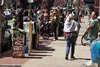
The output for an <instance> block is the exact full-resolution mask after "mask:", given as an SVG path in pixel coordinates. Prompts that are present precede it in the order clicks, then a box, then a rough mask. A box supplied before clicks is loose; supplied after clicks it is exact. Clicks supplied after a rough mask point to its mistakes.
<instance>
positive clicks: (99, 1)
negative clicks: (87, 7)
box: [94, 0, 100, 15]
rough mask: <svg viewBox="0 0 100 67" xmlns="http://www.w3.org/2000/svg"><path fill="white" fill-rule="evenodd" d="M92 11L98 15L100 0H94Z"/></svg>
mask: <svg viewBox="0 0 100 67" xmlns="http://www.w3.org/2000/svg"><path fill="white" fill-rule="evenodd" d="M94 10H95V11H97V12H98V13H99V15H100V0H95V2H94Z"/></svg>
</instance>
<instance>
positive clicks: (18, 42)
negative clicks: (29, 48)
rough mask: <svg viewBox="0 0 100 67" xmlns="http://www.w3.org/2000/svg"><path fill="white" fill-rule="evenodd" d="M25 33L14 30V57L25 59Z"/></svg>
mask: <svg viewBox="0 0 100 67" xmlns="http://www.w3.org/2000/svg"><path fill="white" fill-rule="evenodd" d="M23 35H24V33H23V32H22V31H21V30H19V29H14V30H13V57H15V58H16V57H24V40H23Z"/></svg>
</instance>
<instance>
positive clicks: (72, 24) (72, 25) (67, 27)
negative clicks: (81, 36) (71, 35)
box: [63, 17, 78, 32]
mask: <svg viewBox="0 0 100 67" xmlns="http://www.w3.org/2000/svg"><path fill="white" fill-rule="evenodd" d="M77 30H78V23H77V22H76V21H74V20H70V21H69V17H68V18H67V19H66V20H65V23H64V29H63V31H64V32H73V31H77Z"/></svg>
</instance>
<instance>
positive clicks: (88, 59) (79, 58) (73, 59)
mask: <svg viewBox="0 0 100 67" xmlns="http://www.w3.org/2000/svg"><path fill="white" fill-rule="evenodd" d="M73 60H91V59H90V58H75V59H73Z"/></svg>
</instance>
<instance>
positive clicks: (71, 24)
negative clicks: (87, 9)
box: [64, 14, 78, 60]
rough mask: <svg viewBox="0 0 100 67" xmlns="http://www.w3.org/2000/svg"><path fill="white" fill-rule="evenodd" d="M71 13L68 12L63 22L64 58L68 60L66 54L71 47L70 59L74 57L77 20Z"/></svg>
mask: <svg viewBox="0 0 100 67" xmlns="http://www.w3.org/2000/svg"><path fill="white" fill-rule="evenodd" d="M73 17H74V16H73V14H70V15H69V16H68V17H67V19H66V20H65V23H64V32H65V33H66V56H65V59H66V60H68V55H69V52H70V48H71V59H74V58H75V57H74V52H75V44H76V39H77V30H78V28H77V22H76V21H75V20H74V18H73Z"/></svg>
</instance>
